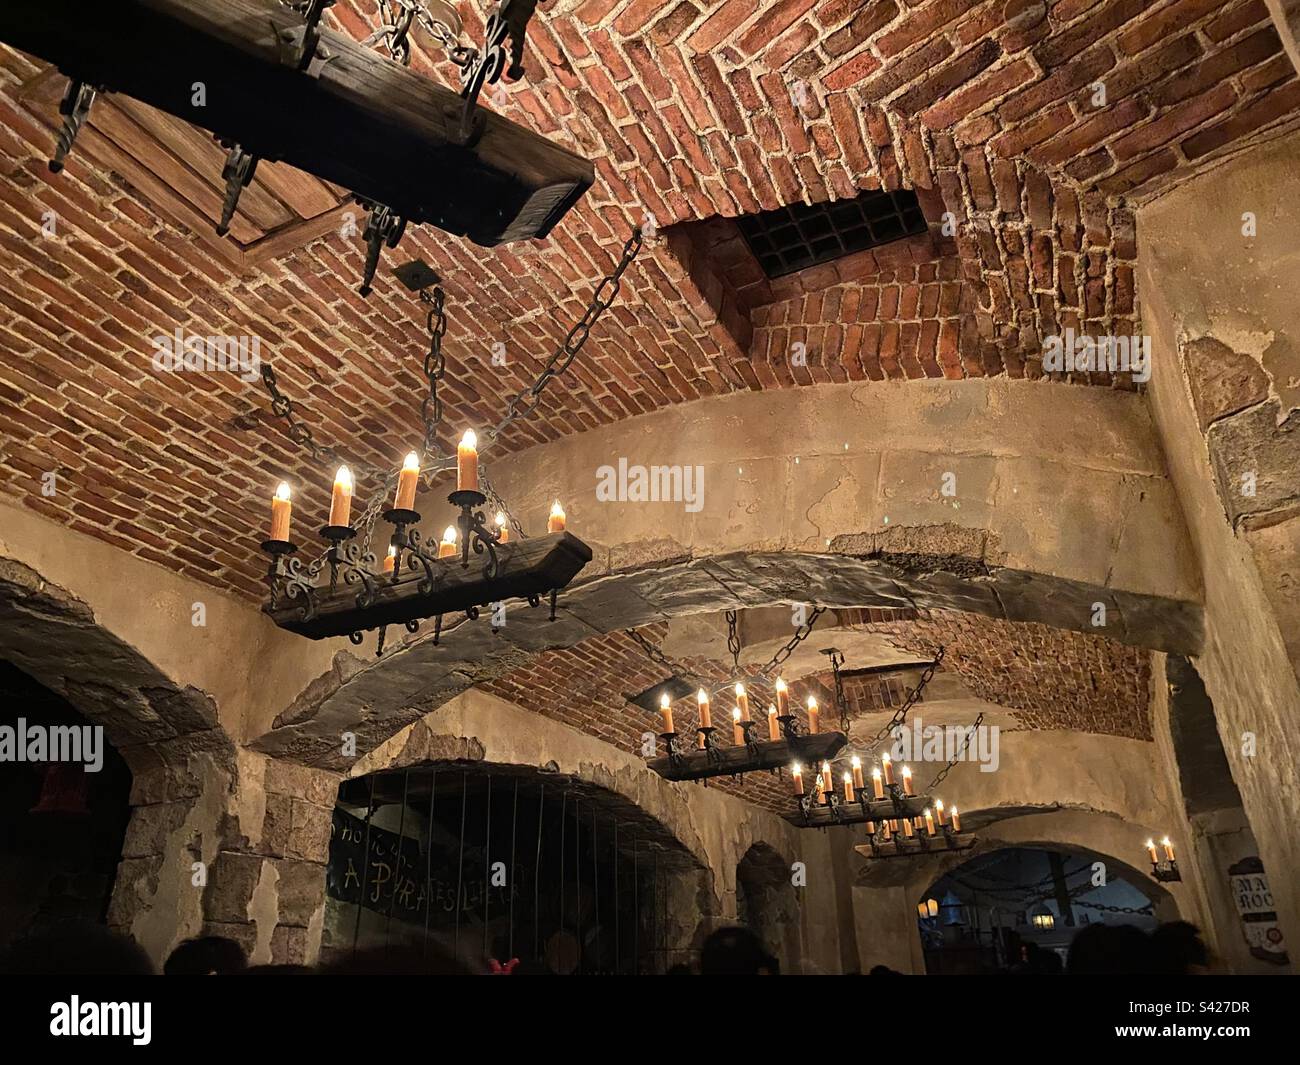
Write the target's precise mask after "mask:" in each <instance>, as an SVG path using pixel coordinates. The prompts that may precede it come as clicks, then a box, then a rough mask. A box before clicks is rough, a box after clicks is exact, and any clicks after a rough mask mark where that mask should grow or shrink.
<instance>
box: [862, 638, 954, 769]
mask: <svg viewBox="0 0 1300 1065" xmlns="http://www.w3.org/2000/svg"><path fill="white" fill-rule="evenodd" d="M943 654H944V648H943V645H942V644H941V645H940V646H939V650H938V652H937V653H936V654H935V656H934V660H933V661H932V662H931V663H930V664H929V665H928V666H926V667H925V670H924V672H922V674H921V679H920V680H919V681H917V682H916V687H915V688H913V689H912V690H911V691H909V692H908V693H907V698H906V699H904V700H903V704H902V705H901V706H900V707H899V708H898V709H897V710H895V711H894V713H893V715H892V716H891V717H890V719H889V720H888V721H887V722H886V723H885V724H884V726H883V727H882V728H881V729H880V731H879V732H877V733H876V735H875V736H874V737H873V738H872V740H871V743H870V744H869V745H868V748H867V749H868V751H871V752H874V751H875V749H876V748H877V747H879V746H880V743H881V741H882V740H883V739H884V738H885V737H886V736H888V735H889V734H890V733H891V732H893V731H894V729H896V728H898V727H899V726H901V725H902V724H903V723H904V722H906V721H907V715H908V713H909V711H911V709H912V707H913V706H915V705H916V704H917V703H918V702H919V701H920V699H921V693H922V692H924V691H925V686H926V685H927V684H929V683H930V678H931V677H933V676H934V674H935V671H936V670H937V669H938V668H939V663H940V662H942V661H943Z"/></svg>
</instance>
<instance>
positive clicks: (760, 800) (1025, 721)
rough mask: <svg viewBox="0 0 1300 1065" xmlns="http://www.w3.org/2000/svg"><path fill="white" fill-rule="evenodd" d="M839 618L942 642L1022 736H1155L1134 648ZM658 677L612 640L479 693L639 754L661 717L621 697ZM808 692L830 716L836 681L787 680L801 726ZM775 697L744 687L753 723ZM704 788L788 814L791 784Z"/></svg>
mask: <svg viewBox="0 0 1300 1065" xmlns="http://www.w3.org/2000/svg"><path fill="white" fill-rule="evenodd" d="M837 614H839V615H840V624H841V625H845V626H848V627H851V628H858V629H866V630H869V631H873V632H878V633H881V634H883V635H885V636H886V637H888V638H889V640H890V642H892V643H894V644H895V645H896V646H898V647H899V648H900V649H902V650H905V651H907V652H908V653H910V654H914V655H916V656H917V658H918V660H919V659H923V658H926V657H927V656H929V655H931V654H933V653H934V651H935V648H937V647H938V646H940V645H942V646H943V647H944V648H945V649H946V650H945V656H944V664H943V667H942V668H943V669H945V670H952V671H954V672H956V673H957V674H959V675H960V676H961V678H962V679H963V680H964V681H965V682H966V684H967V685H968V686H969V687H970V689H971V691H972V692H973V693H974V694H975V695H976V696H977V697H979V698H981V699H985V700H988V701H989V702H992V703H996V704H998V705H999V706H1002V707H1006V708H1007V709H1009V710H1012V711H1014V713H1015V717H1016V720H1017V721H1018V722H1019V723H1020V724H1021V725H1022V726H1023V727H1025V728H1029V729H1071V730H1075V731H1080V732H1096V733H1102V734H1106V735H1114V736H1125V737H1129V738H1132V739H1144V740H1149V739H1151V721H1150V716H1149V712H1148V690H1149V685H1150V666H1149V660H1148V658H1147V656H1146V655H1145V653H1143V652H1142V651H1140V650H1138V649H1136V648H1132V647H1127V646H1125V645H1123V644H1119V643H1116V642H1115V641H1113V640H1109V639H1107V638H1105V637H1102V636H1091V635H1086V634H1082V633H1076V632H1065V631H1063V630H1059V629H1053V628H1050V627H1049V626H1046V625H1039V624H1034V623H1015V622H1006V621H995V620H993V619H989V618H984V617H978V616H975V615H971V614H965V613H960V612H954V611H929V612H923V613H921V614H920V615H919V616H917V617H915V618H912V619H902V620H899V619H897V618H895V617H892V616H889V615H887V614H883V613H882V612H876V613H874V614H873V613H870V612H867V611H861V612H859V611H837ZM665 630H666V626H663V625H650V626H647V627H645V628H643V629H641V630H639V631H640V632H641V634H642V635H644V636H645V637H647V638H648V639H650V640H652V641H654V642H659V641H660V640H661V639H662V637H663V634H664V632H665ZM684 662H685V664H686V665H687V666H689V668H690V669H691V670H692V671H693V672H694V673H696V674H697V675H699V676H701V677H704V678H708V679H711V680H714V681H716V682H718V683H723V682H725V681H727V680H728V679H729V678H730V675H731V672H730V666H729V664H728V663H725V662H720V661H716V660H712V659H707V658H691V659H686V660H684ZM850 665H852V663H850ZM664 679H665V676H664V672H663V670H662V669H661V668H660V667H658V666H656V665H655V664H654V663H653V662H651V661H650V660H649V659H648V658H647V657H646V655H645V652H644V651H642V650H641V648H640V647H639V646H638V645H637V644H636V643H635V641H633V640H632V639H631V637H629V636H628V635H627V634H626V633H622V632H615V633H608V634H606V635H604V636H598V637H594V638H592V639H590V640H586V641H584V642H582V643H580V644H578V645H576V646H574V647H570V648H567V649H565V650H561V651H547V652H544V653H543V654H540V655H538V656H537V658H536V659H534V660H533V661H532V662H530V663H529V664H528V665H527V666H524V667H522V668H520V669H517V670H514V671H512V672H511V673H509V674H507V675H505V676H504V677H500V678H498V679H496V680H493V681H489V682H487V683H484V684H482V685H480V687H481V688H483V690H485V691H488V692H491V693H492V694H494V695H497V696H500V697H501V698H502V699H506V700H509V701H510V702H513V703H516V704H517V705H519V706H521V707H523V708H524V709H527V710H531V711H533V712H534V713H539V714H542V715H543V716H545V717H548V718H551V719H552V720H555V721H560V722H562V723H563V724H566V725H569V726H570V727H572V728H576V729H578V730H580V731H582V732H586V733H589V734H591V735H593V736H596V737H598V738H600V739H603V740H605V741H606V742H607V743H611V744H613V745H614V746H616V747H619V748H621V749H623V750H626V751H640V750H641V744H642V736H643V734H644V733H646V732H656V733H657V732H658V731H659V729H660V727H661V724H660V718H659V716H658V714H647V713H646V712H645V711H643V710H641V709H640V708H639V707H636V706H633V705H632V704H630V703H628V702H627V696H629V695H635V694H637V693H638V692H641V691H644V690H645V689H646V688H648V687H650V686H651V685H653V684H657V683H658V682H660V681H662V680H664ZM905 687H906V685H904V684H903V683H902V682H901V681H900V680H899V679H898V678H897V677H890V676H889V675H888V674H885V675H883V676H880V677H862V678H848V679H847V680H846V682H845V696H846V702H847V704H848V707H849V714H850V717H851V718H852V717H855V716H857V715H858V714H862V713H878V712H880V711H881V710H886V709H890V708H892V707H893V706H896V705H898V703H899V702H901V701H902V699H903V698H904V697H905V695H906V692H905V690H904V689H905ZM809 694H813V695H815V696H816V697H817V699H818V700H819V702H820V703H821V705H822V706H823V708H826V709H825V711H824V712H826V713H827V715H828V718H829V719H833V718H834V711H833V710H831V709H830V708H832V707H834V705H835V704H834V695H833V687H832V680H831V675H830V674H829V673H827V674H824V675H818V676H814V677H809V678H805V679H803V680H800V681H799V682H798V683H797V684H792V686H791V705H792V707H796V716H798V717H799V719H800V723H801V724H802V725H805V726H806V723H807V720H806V714H805V713H804V710H803V702H804V700H805V699H806V697H807V696H808V695H809ZM772 698H773V697H772V694H771V692H770V691H769V690H768V689H767V688H766V687H765V686H760V687H751V689H750V705H751V710H752V712H753V716H754V717H756V718H759V719H760V720H761V718H762V713H763V708H765V707H766V706H767V705H768V703H769V702H770V701H771V700H772ZM732 705H733V704H732V702H731V701H730V700H728V699H726V698H718V699H715V700H714V703H713V717H714V723H715V724H717V725H719V726H722V727H725V726H726V724H727V719H728V715H729V714H730V711H731V707H732ZM673 718H674V725H675V727H676V729H677V731H678V732H679V733H688V734H689V733H690V731H691V730H693V729H694V728H695V727H696V725H697V724H698V720H697V715H696V710H695V704H694V700H693V699H691V698H689V697H687V698H683V699H680V700H678V701H677V702H676V703H674V705H673ZM828 724H829V721H828ZM709 786H710V787H719V788H722V789H723V790H725V791H728V792H730V793H733V794H736V795H738V796H740V797H742V798H744V799H747V800H749V801H751V802H755V803H757V804H759V805H760V806H763V807H765V808H767V809H771V810H774V811H776V812H778V813H788V812H789V808H790V807H789V792H788V786H787V782H786V781H785V780H784V779H783V778H781V777H776V776H771V775H767V774H763V775H760V776H750V777H746V778H745V779H744V780H743V781H739V782H737V781H732V780H729V779H726V778H720V779H718V780H715V781H710V783H709Z"/></svg>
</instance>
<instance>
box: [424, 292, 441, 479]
mask: <svg viewBox="0 0 1300 1065" xmlns="http://www.w3.org/2000/svg"><path fill="white" fill-rule="evenodd" d="M420 299H421V300H422V301H424V302H425V303H427V304H429V313H428V314H427V315H426V317H425V328H427V329H428V330H429V350H428V352H427V353H426V354H425V356H424V376H425V378H426V379H427V381H428V386H429V388H428V391H427V392H426V393H425V396H424V399H423V401H422V402H421V403H420V421H422V422H423V423H424V443H423V446H422V447H421V453H420V461H421V462H422V463H423V462H424V461H426V459H428V458H429V457H430V456H432V455H436V454H437V452H438V429H439V427H440V426H441V425H442V397H441V396H439V395H438V385H439V383H440V382H441V381H442V379H443V377H444V376H445V375H446V373H447V357H446V356H445V355H444V354H443V353H442V338H443V337H444V336H446V335H447V312H446V309H445V308H444V299H445V297H444V295H443V291H442V286H441V285H434V286H433V294H432V295H430V294H429V292H428V290H426V289H421V290H420Z"/></svg>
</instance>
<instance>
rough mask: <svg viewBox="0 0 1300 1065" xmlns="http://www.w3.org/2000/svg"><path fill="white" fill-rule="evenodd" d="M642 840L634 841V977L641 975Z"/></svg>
mask: <svg viewBox="0 0 1300 1065" xmlns="http://www.w3.org/2000/svg"><path fill="white" fill-rule="evenodd" d="M640 851H641V840H639V839H633V840H632V918H633V919H632V975H633V976H640V975H641V865H640V863H639V861H638V859H639V858H640V856H641V855H640Z"/></svg>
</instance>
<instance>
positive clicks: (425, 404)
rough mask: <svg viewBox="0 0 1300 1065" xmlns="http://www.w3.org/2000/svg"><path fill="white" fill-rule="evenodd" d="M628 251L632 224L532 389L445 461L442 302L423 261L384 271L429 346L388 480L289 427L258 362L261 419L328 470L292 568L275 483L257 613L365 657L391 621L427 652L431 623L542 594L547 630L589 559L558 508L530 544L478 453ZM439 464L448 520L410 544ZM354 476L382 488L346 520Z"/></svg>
mask: <svg viewBox="0 0 1300 1065" xmlns="http://www.w3.org/2000/svg"><path fill="white" fill-rule="evenodd" d="M641 245H642V237H641V230H640V229H639V228H637V229H635V230H633V233H632V235H631V236H630V237H629V238H628V240H627V242H626V244H625V245H624V246H623V252H622V255H621V256H620V258H619V261H618V263H617V265H616V266H615V268H614V269H613V271H612V272H611V273H610V274H609V275H607V276H606V277H605V278H604V279H603V280H602V281H601V283H600V285H599V286H598V287H597V288H596V292H595V294H594V295H593V297H592V299H591V301H590V303H589V304H588V306H587V310H586V312H585V313H584V314H583V316H582V318H581V319H580V320H579V321H578V322H577V323H576V324H574V326H573V327H572V328H571V329H570V330H569V332H568V335H567V336H566V337H565V339H564V341H563V343H562V344H561V345H560V347H559V348H558V349H557V350H556V352H555V353H554V354H553V355H552V356H551V358H550V360H549V361H548V363H547V365H546V366H545V368H544V369H543V370H542V372H541V373H540V374H539V375H538V377H537V379H536V380H535V381H534V382H533V384H532V385H531V386H530V387H528V388H525V389H523V390H522V391H520V392H519V393H518V394H517V395H515V396H514V397H513V398H512V399H511V400H510V401H509V403H508V404H507V405H506V412H505V414H504V415H503V417H502V418H501V420H500V421H498V422H497V424H496V425H495V426H493V427H491V428H490V429H487V430H486V431H484V432H483V433H482V435H481V437H480V436H479V435H478V434H476V433H475V432H474V431H473V430H468V431H466V433H465V434H464V436H462V438H461V440H460V444H459V446H458V447H457V450H456V454H455V455H454V456H452V455H446V456H443V455H439V454H438V442H437V435H438V430H439V427H440V425H441V422H442V416H443V403H442V400H441V398H440V396H439V392H438V387H439V384H440V382H441V381H442V380H443V378H444V376H445V374H446V358H445V356H444V354H443V351H442V341H443V337H444V335H445V334H446V330H447V319H446V311H445V307H444V304H445V297H444V293H443V291H442V287H441V283H440V279H439V278H438V276H437V274H436V273H435V272H434V271H433V270H431V269H430V268H429V267H428V266H426V265H425V264H424V263H420V262H413V263H407V264H406V265H405V266H402V267H400V268H399V269H398V270H397V271H396V273H397V274H398V276H399V278H401V280H402V281H403V283H405V284H406V285H407V287H408V288H410V289H412V290H413V291H414V292H416V293H417V294H418V296H419V298H420V300H421V301H422V302H423V303H424V304H425V305H426V307H427V308H428V311H427V316H426V325H427V328H428V332H429V350H428V353H427V354H426V355H425V357H424V373H425V376H426V378H427V380H428V391H427V392H426V394H425V396H424V398H423V400H422V403H421V420H422V422H423V428H424V437H423V443H422V452H417V451H412V452H410V453H409V454H408V455H407V456H406V460H405V462H404V463H403V465H402V467H401V469H400V470H399V471H397V472H395V473H394V472H393V471H391V470H384V469H382V468H377V467H373V466H368V465H365V464H363V463H357V462H345V461H344V460H343V457H342V455H341V454H340V452H339V451H338V449H336V448H334V447H332V446H330V445H328V444H323V443H320V442H318V441H317V440H316V439H315V436H314V434H313V433H312V431H311V429H310V428H309V427H308V426H307V425H306V424H305V423H304V422H303V421H302V420H301V419H300V418H299V417H298V408H297V406H296V404H295V403H294V402H293V400H291V399H290V398H289V397H288V396H286V395H285V394H284V393H283V392H282V391H281V390H280V387H279V384H278V382H277V379H276V376H275V371H274V370H273V369H272V368H271V366H270V365H269V364H264V365H263V367H262V379H263V383H264V384H265V386H266V389H267V391H268V393H269V394H270V396H271V410H272V412H273V413H274V414H275V415H276V416H277V417H279V418H281V419H283V420H284V422H285V424H286V426H287V431H288V435H289V437H290V439H292V440H293V441H295V442H296V443H298V444H300V445H302V446H303V447H304V448H305V449H306V450H307V451H308V452H309V454H310V455H311V457H312V458H313V459H315V460H317V461H318V462H322V461H323V462H329V463H334V462H339V463H341V465H339V467H338V470H337V472H336V474H335V478H334V489H333V494H332V497H331V506H330V514H329V518H328V520H327V521H326V523H325V525H324V526H323V527H322V528H321V530H320V534H319V535H320V536H321V539H322V540H323V541H324V542H325V545H326V547H325V550H324V552H323V553H322V554H320V555H319V556H318V557H317V558H316V559H315V560H313V561H312V562H310V563H308V564H306V565H304V564H303V563H302V561H301V560H300V559H298V558H295V557H294V555H295V554H296V553H297V551H298V547H299V545H298V544H297V543H295V542H294V541H293V539H292V537H291V535H290V530H291V520H292V500H291V491H290V488H289V485H288V484H287V483H282V484H281V485H280V486H279V488H278V489H277V490H276V493H275V496H274V498H273V499H272V503H271V528H270V533H269V535H268V537H267V539H265V540H264V541H262V544H261V547H262V550H263V551H264V552H265V553H266V554H267V555H268V556H269V557H270V565H269V567H268V569H267V574H266V583H267V586H268V589H269V593H270V594H269V598H268V601H267V603H266V604H265V605H264V607H263V610H264V612H265V613H267V614H268V615H269V616H270V617H271V619H272V620H273V621H274V622H275V623H276V624H277V625H279V626H280V627H281V628H285V629H288V630H289V631H292V632H297V633H299V634H301V635H304V636H308V637H310V638H312V639H317V640H319V639H324V638H327V637H331V636H347V637H348V638H349V639H350V640H351V641H352V642H353V643H354V644H360V643H361V642H362V641H363V640H364V633H365V632H366V631H371V630H378V640H377V646H376V654H378V655H382V654H383V650H384V641H385V635H386V632H387V627H388V626H389V625H391V624H401V625H403V626H404V627H405V628H406V630H407V631H408V632H412V633H414V632H416V631H417V630H418V628H419V625H420V622H421V621H422V620H424V619H427V618H434V619H435V625H436V627H435V631H434V643H435V644H436V643H437V642H438V640H439V637H440V635H441V632H442V623H443V617H444V615H446V614H450V613H458V612H462V611H463V612H464V614H465V616H466V617H467V618H468V619H470V620H475V619H477V618H478V617H479V613H480V610H481V608H482V607H485V606H488V605H490V604H495V603H501V602H504V601H506V600H508V599H523V600H525V601H527V602H528V604H529V605H530V606H532V607H537V606H539V605H540V603H541V599H542V597H543V596H548V597H549V599H550V619H551V620H552V621H554V620H555V606H556V598H557V595H558V592H559V590H560V589H561V588H563V587H565V586H566V585H567V584H568V583H569V582H570V581H571V580H572V579H573V578H574V577H575V576H576V575H577V574H578V572H580V571H581V569H582V568H583V566H585V565H586V564H587V563H588V562H590V561H591V557H592V553H591V549H590V548H589V547H588V546H587V545H586V544H584V543H583V542H582V541H581V540H579V539H578V538H577V537H576V536H574V535H573V534H572V533H570V532H568V531H567V529H566V528H565V514H564V510H563V508H562V507H561V505H560V503H559V501H558V500H556V502H555V505H554V506H553V507H552V509H551V514H550V518H549V520H548V523H547V531H546V535H545V536H539V537H536V538H532V539H530V538H529V537H528V536H527V535H526V534H525V533H524V530H523V528H522V527H521V526H520V524H519V522H518V521H517V520H516V519H514V518H513V517H511V515H510V510H509V507H508V506H507V504H506V503H505V501H504V500H502V499H501V497H500V496H499V495H498V494H497V493H496V492H495V491H494V490H493V488H492V485H491V482H490V481H489V480H488V478H487V476H486V475H485V474H484V473H483V471H482V470H481V469H480V467H479V452H480V450H481V449H482V448H484V447H489V446H491V445H492V444H493V443H495V442H496V441H498V440H499V439H500V437H501V436H502V434H504V433H505V432H506V430H507V429H509V428H510V426H511V425H513V424H514V423H515V421H516V420H518V419H520V418H523V417H525V416H527V415H528V414H529V413H531V412H532V411H533V410H534V409H535V408H536V407H537V405H538V403H539V402H540V400H541V396H542V393H543V392H544V390H545V389H546V387H547V386H548V385H549V384H550V382H551V381H552V380H554V379H555V378H556V377H558V376H560V375H562V374H563V373H564V372H565V371H566V370H567V369H568V368H569V366H570V365H572V363H573V361H574V359H576V358H577V356H578V353H579V352H580V351H581V350H582V348H583V345H584V344H585V343H586V341H587V338H588V337H589V335H590V333H591V329H592V327H593V326H594V325H595V324H596V322H597V321H598V320H599V319H600V317H601V315H603V314H604V312H605V311H606V310H608V309H609V307H610V306H611V305H612V304H613V302H614V300H615V299H616V298H617V296H618V293H619V289H620V285H621V282H622V278H623V275H624V274H625V273H626V271H627V269H628V267H629V266H630V265H631V263H632V260H633V259H634V258H635V257H636V254H637V252H638V251H639V250H640V248H641ZM453 468H454V469H455V471H456V488H455V490H454V491H452V492H451V493H450V494H449V495H448V496H447V501H448V503H449V504H451V506H452V507H453V508H454V509H455V511H456V517H455V519H454V522H453V524H450V525H448V526H447V528H446V531H445V532H444V534H443V538H442V540H441V542H440V543H439V544H438V545H437V546H436V548H435V547H433V546H432V545H429V544H426V543H425V542H424V541H423V540H422V538H421V535H420V532H419V530H418V529H417V528H416V526H417V525H418V524H419V523H420V520H421V515H420V513H419V512H418V511H416V510H415V496H416V490H417V487H418V486H419V485H420V484H421V482H422V481H423V483H424V484H425V486H426V487H431V486H432V484H433V483H434V481H435V480H436V479H437V478H439V476H440V475H442V474H444V473H450V471H451V470H452V469H453ZM355 471H360V473H361V474H362V476H365V477H366V478H367V479H372V480H373V481H375V482H378V483H379V484H381V485H382V487H381V489H380V490H379V491H378V492H376V493H375V494H374V495H373V496H372V497H371V499H370V502H369V503H368V505H367V506H366V507H365V509H364V510H363V511H362V513H361V515H360V518H359V520H356V521H354V520H353V515H352V499H353V492H354V488H355ZM390 501H391V502H390ZM489 503H490V504H491V506H492V509H494V510H495V511H496V516H495V520H494V521H493V522H492V523H490V524H489V522H488V520H487V518H486V516H485V513H484V510H483V509H482V508H483V507H484V506H485V505H487V504H489ZM380 518H382V519H383V520H384V521H385V522H386V523H387V524H388V525H390V526H391V532H390V533H389V535H388V550H387V554H386V555H385V557H384V558H383V560H382V563H380V564H379V565H377V564H376V563H377V559H376V554H375V551H374V549H373V546H372V544H373V541H374V530H375V525H376V522H377V520H378V519H380ZM472 563H477V564H476V565H474V564H472Z"/></svg>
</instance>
